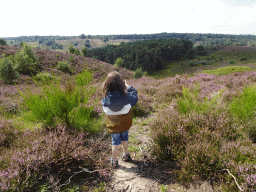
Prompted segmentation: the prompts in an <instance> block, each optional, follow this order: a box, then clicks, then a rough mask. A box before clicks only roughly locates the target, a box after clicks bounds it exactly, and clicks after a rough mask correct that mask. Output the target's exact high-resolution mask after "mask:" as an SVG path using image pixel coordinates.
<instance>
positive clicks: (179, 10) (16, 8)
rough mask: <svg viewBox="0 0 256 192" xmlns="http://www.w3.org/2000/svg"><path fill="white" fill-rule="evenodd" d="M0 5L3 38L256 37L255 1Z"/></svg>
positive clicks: (22, 0) (75, 0)
mask: <svg viewBox="0 0 256 192" xmlns="http://www.w3.org/2000/svg"><path fill="white" fill-rule="evenodd" d="M0 6H1V9H0V18H1V22H0V26H1V28H0V37H18V36H34V35H38V36H56V35H57V36H79V35H81V34H85V35H115V34H153V33H162V32H167V33H214V34H241V35H247V34H250V35H256V0H193V1H191V0H72V1H65V0H62V1H60V0H44V1H42V0H37V1H35V0H8V1H7V0H6V1H1V3H0Z"/></svg>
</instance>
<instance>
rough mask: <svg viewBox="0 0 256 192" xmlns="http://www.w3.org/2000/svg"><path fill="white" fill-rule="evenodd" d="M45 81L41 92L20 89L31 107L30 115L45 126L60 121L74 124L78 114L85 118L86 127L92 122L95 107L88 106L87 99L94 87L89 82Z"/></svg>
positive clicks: (25, 103)
mask: <svg viewBox="0 0 256 192" xmlns="http://www.w3.org/2000/svg"><path fill="white" fill-rule="evenodd" d="M44 82H45V83H44V85H43V86H42V89H41V90H39V92H40V94H35V93H33V92H32V91H31V90H29V89H28V90H27V91H26V93H21V92H20V91H19V93H20V94H21V96H22V98H23V99H24V101H25V102H24V105H25V106H26V107H27V108H28V109H29V112H28V113H27V115H28V117H30V118H31V119H37V120H38V121H40V122H42V123H43V124H44V125H45V126H56V124H57V123H58V122H62V123H66V124H67V125H68V126H74V125H76V119H79V118H77V116H78V117H81V118H83V122H84V126H83V127H84V128H85V127H86V126H87V125H88V124H90V122H91V120H92V119H91V118H90V114H91V112H92V109H93V107H88V106H87V101H88V98H89V97H90V96H91V95H92V94H93V92H94V91H95V90H94V89H91V88H90V87H88V84H86V85H87V87H85V86H78V85H76V82H75V81H73V80H72V79H71V80H67V81H66V82H65V84H64V85H63V86H62V85H61V83H60V81H50V82H46V81H44ZM88 83H89V81H88ZM87 123H88V124H87ZM76 128H78V127H76ZM79 128H80V127H79ZM89 131H90V130H89ZM92 131H94V130H92Z"/></svg>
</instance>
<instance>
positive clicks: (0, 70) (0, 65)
mask: <svg viewBox="0 0 256 192" xmlns="http://www.w3.org/2000/svg"><path fill="white" fill-rule="evenodd" d="M0 78H1V79H3V80H4V81H5V82H6V83H7V84H13V83H14V80H16V79H18V78H19V74H18V73H17V71H15V70H14V66H13V62H12V60H11V58H10V57H2V58H1V59H0Z"/></svg>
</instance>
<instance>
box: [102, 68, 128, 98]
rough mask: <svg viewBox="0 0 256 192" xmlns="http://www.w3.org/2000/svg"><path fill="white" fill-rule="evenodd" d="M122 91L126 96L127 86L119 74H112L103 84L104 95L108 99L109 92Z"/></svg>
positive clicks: (114, 72) (115, 72)
mask: <svg viewBox="0 0 256 192" xmlns="http://www.w3.org/2000/svg"><path fill="white" fill-rule="evenodd" d="M114 91H120V92H121V93H123V95H126V93H127V92H126V85H125V82H124V80H123V78H122V76H121V75H120V74H119V73H118V72H117V71H113V72H110V73H109V74H108V76H107V79H106V80H105V82H104V83H103V95H104V97H107V95H108V92H114Z"/></svg>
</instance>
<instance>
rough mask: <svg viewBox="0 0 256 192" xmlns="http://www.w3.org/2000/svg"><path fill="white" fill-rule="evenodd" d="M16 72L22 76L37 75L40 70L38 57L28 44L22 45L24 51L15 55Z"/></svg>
mask: <svg viewBox="0 0 256 192" xmlns="http://www.w3.org/2000/svg"><path fill="white" fill-rule="evenodd" d="M14 67H15V68H14V69H15V70H17V71H18V72H20V73H22V74H27V75H31V74H35V73H36V72H37V71H38V70H40V65H39V61H38V58H37V56H36V55H35V53H34V51H33V50H32V48H31V46H30V45H28V44H27V43H23V44H22V49H21V50H19V51H18V52H17V53H16V54H15V66H14Z"/></svg>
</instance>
